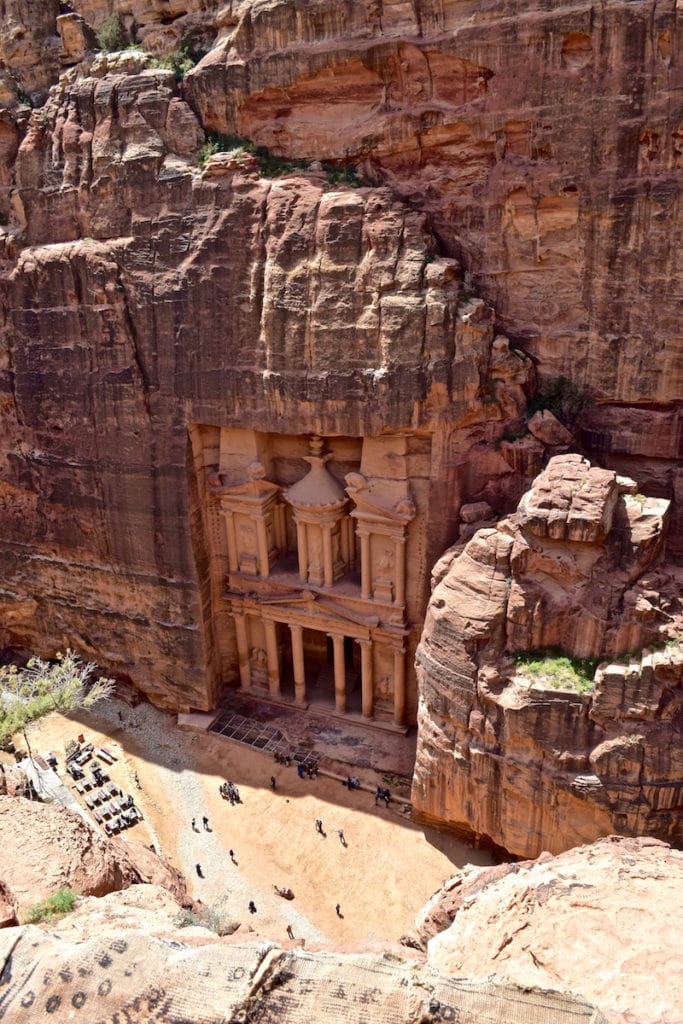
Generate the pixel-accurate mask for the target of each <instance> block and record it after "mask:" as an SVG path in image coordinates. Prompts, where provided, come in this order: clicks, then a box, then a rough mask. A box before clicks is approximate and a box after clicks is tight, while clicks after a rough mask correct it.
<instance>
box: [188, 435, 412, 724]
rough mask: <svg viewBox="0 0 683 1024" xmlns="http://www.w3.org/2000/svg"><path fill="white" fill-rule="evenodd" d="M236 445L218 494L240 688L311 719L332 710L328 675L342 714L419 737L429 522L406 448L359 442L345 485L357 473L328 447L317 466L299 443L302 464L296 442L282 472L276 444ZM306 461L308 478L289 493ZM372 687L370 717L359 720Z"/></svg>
mask: <svg viewBox="0 0 683 1024" xmlns="http://www.w3.org/2000/svg"><path fill="white" fill-rule="evenodd" d="M225 433H226V438H225V439H224V442H223V441H222V442H221V451H220V454H219V457H220V462H219V465H218V466H216V465H214V466H212V467H209V468H208V469H207V479H206V483H207V493H208V495H209V500H210V505H211V506H212V508H213V509H214V512H213V514H212V515H210V518H211V519H212V521H213V522H214V524H215V528H214V529H213V530H212V539H213V540H214V543H215V544H216V545H217V546H218V547H221V546H222V548H223V550H224V552H225V553H226V554H227V558H226V559H225V562H226V563H227V564H226V566H225V569H226V571H225V575H224V579H223V583H222V585H221V598H220V599H221V602H222V604H223V606H224V608H225V609H226V612H227V614H228V616H229V618H230V620H231V621H232V623H233V624H234V649H235V655H236V668H237V671H238V674H239V683H240V687H241V688H242V689H243V690H246V691H250V692H255V693H259V694H262V695H264V696H268V697H269V698H271V699H274V700H281V699H290V700H292V701H293V702H295V703H296V704H298V705H299V706H306V705H307V704H308V703H309V701H311V700H316V699H318V697H319V694H316V678H317V677H319V676H321V675H325V674H326V673H327V674H328V675H329V677H330V678H329V680H328V689H329V691H330V710H332V698H331V693H332V689H333V693H334V711H335V712H336V713H337V714H345V713H348V712H349V711H356V712H360V713H361V714H362V716H363V717H364V718H365V719H368V720H373V719H378V720H386V721H391V722H393V723H394V725H395V726H397V727H400V728H403V727H405V725H406V721H407V714H406V712H407V703H408V700H407V698H408V693H407V690H408V685H409V684H410V685H412V680H413V676H412V671H410V670H409V669H408V659H409V656H410V655H412V650H409V647H410V645H409V638H410V636H411V630H412V629H413V622H414V621H415V617H412V621H411V615H410V614H409V608H408V605H409V601H408V583H409V579H408V575H409V567H410V569H411V570H414V556H413V562H410V560H409V558H408V557H407V551H408V548H409V546H410V537H409V528H410V527H411V524H413V523H414V521H415V520H416V519H419V510H418V507H417V505H416V503H415V501H414V499H413V496H412V494H411V492H410V488H409V485H408V482H407V471H406V466H405V462H406V455H407V443H406V440H405V438H401V437H400V436H391V435H390V436H387V437H386V438H369V439H362V440H361V439H358V440H357V441H354V445H355V449H354V451H355V453H357V454H356V459H355V460H353V462H351V463H350V466H351V471H350V472H345V470H347V469H348V468H349V462H348V461H346V460H344V461H342V460H341V459H339V457H338V455H337V456H335V455H334V454H333V452H332V451H330V450H329V448H328V447H327V445H326V442H325V440H324V439H323V438H321V437H319V436H317V435H313V436H312V437H310V439H309V442H308V444H309V450H308V453H307V454H303V452H302V451H301V445H300V440H301V439H292V445H291V446H290V448H291V451H292V454H293V453H294V449H295V447H296V449H297V453H296V460H295V459H294V458H293V457H290V458H288V457H287V450H288V447H287V444H286V443H284V439H279V441H280V442H282V443H281V444H280V447H281V448H282V447H283V445H284V451H285V455H282V454H279V455H278V456H277V459H276V458H274V457H273V456H272V451H269V445H268V441H267V440H266V439H264V437H263V436H259V435H257V434H256V433H255V432H252V431H247V430H239V431H238V430H233V429H229V430H228V429H226V432H225ZM330 441H331V443H334V439H330ZM270 447H271V449H272V448H273V445H272V444H271V446H270ZM358 455H360V458H358ZM302 461H303V462H306V463H308V471H307V472H306V473H304V474H303V475H300V476H299V478H298V479H296V480H294V481H293V482H290V481H288V480H286V479H284V480H283V479H282V477H286V476H288V475H293V474H294V472H296V471H297V469H296V467H295V465H294V463H296V466H300V464H301V462H302ZM290 462H291V463H292V465H290V464H289V463H290ZM283 464H285V467H286V468H285V470H284V471H283V469H282V468H280V470H279V474H278V465H279V466H280V467H281V466H282V465H283ZM362 469H364V470H365V472H361V470H362ZM334 470H336V473H335V472H334ZM298 472H299V473H300V469H299V470H298ZM380 474H383V475H380ZM278 475H279V477H280V478H279V479H278ZM216 514H219V519H222V528H221V527H220V526H219V525H218V523H216V521H215V516H216ZM418 525H419V523H418ZM420 547H421V546H420ZM414 589H415V588H414ZM414 603H415V601H414V600H413V604H414ZM224 621H225V619H224V617H222V618H221V622H224ZM312 666H313V668H312ZM328 669H329V672H328ZM358 678H359V679H360V704H359V706H354V707H352V704H353V703H354V702H353V701H352V699H351V693H350V689H351V688H352V685H353V683H355V682H356V681H357V679H358Z"/></svg>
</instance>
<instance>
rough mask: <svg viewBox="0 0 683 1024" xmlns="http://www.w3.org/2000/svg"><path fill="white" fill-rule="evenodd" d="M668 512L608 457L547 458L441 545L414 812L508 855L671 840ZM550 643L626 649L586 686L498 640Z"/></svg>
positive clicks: (677, 615)
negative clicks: (513, 507) (448, 547)
mask: <svg viewBox="0 0 683 1024" xmlns="http://www.w3.org/2000/svg"><path fill="white" fill-rule="evenodd" d="M667 511H668V503H667V502H666V501H662V500H659V499H646V498H645V497H644V496H643V495H641V494H638V493H637V486H636V484H635V483H634V482H633V481H631V480H627V479H625V478H622V477H617V476H616V474H615V473H614V472H612V471H611V470H603V469H599V468H597V467H595V466H591V465H590V463H589V462H588V461H587V460H586V459H584V458H582V457H581V456H578V455H565V456H556V457H555V458H553V459H551V460H550V462H549V464H548V466H547V468H546V469H545V470H544V472H543V473H542V474H541V475H540V476H539V477H538V478H537V479H536V480H535V481H534V484H533V486H532V488H531V489H530V490H529V491H528V492H527V493H526V494H525V495H524V496H523V497H522V499H521V501H520V502H519V506H518V509H517V511H516V513H514V514H513V515H511V516H509V517H507V518H505V519H503V520H501V521H500V522H499V523H498V524H497V526H491V527H488V528H483V529H480V530H479V531H478V532H477V533H476V534H475V535H474V537H473V538H472V539H471V540H470V541H469V542H468V543H467V544H466V546H464V548H461V549H460V553H459V554H458V553H456V552H453V554H452V555H451V561H450V565H449V566H448V568H447V569H446V568H445V567H444V569H443V573H442V579H441V582H439V583H438V585H437V586H436V587H435V589H434V591H433V594H432V598H431V601H430V605H429V608H428V611H427V617H426V621H425V628H424V632H423V635H422V640H421V643H420V646H419V647H418V651H417V666H418V684H419V691H420V711H419V717H418V722H419V733H418V752H417V762H416V767H415V776H414V781H413V803H414V807H415V809H416V812H417V814H418V815H419V816H420V817H423V818H424V819H425V820H440V821H446V822H449V823H450V824H451V825H452V826H453V827H456V828H457V827H461V828H463V829H466V830H467V829H470V830H472V831H473V832H475V833H477V834H479V835H480V836H482V837H485V838H486V839H487V840H489V841H492V842H494V843H496V844H498V845H499V846H502V847H504V848H505V849H507V850H509V851H511V852H512V853H515V854H517V855H520V856H536V855H537V854H538V853H540V852H541V851H542V850H550V851H552V852H559V851H561V850H564V849H567V848H568V847H570V846H573V845H575V844H576V843H577V842H590V841H592V840H593V839H595V838H597V837H599V836H600V835H605V834H607V833H609V832H612V831H616V832H623V833H626V834H630V835H640V834H646V835H652V836H657V837H660V838H663V839H668V840H670V841H672V842H681V840H682V839H683V834H682V833H681V784H680V780H681V771H682V769H683V761H682V760H681V747H680V742H679V736H680V725H681V709H682V706H683V651H682V649H681V645H680V643H677V642H676V641H677V639H678V638H679V637H680V635H681V621H682V615H683V609H682V608H681V602H680V593H681V587H680V583H681V574H680V570H679V569H677V568H676V567H674V566H671V565H667V563H666V562H664V561H663V554H662V540H663V536H664V531H665V525H666V516H667ZM648 645H654V646H656V647H657V650H656V652H654V653H648V651H647V647H648ZM548 648H561V649H562V650H564V651H566V652H567V653H569V654H574V655H577V656H579V657H582V658H587V657H588V658H590V657H594V658H607V659H610V658H616V657H619V656H621V657H622V660H623V664H614V665H612V664H609V663H608V662H605V664H604V665H603V666H602V667H601V668H600V669H599V670H598V673H597V676H596V684H595V688H594V690H593V692H571V691H570V690H568V689H567V687H566V686H562V687H560V688H559V689H556V688H553V678H552V677H550V676H549V677H548V678H536V679H528V678H525V676H524V674H523V672H521V671H520V670H517V671H516V670H515V665H514V662H513V660H512V658H511V655H513V654H514V653H516V652H525V651H538V650H544V649H548ZM631 651H637V652H638V653H637V654H636V655H634V656H628V652H631ZM624 656H626V657H624Z"/></svg>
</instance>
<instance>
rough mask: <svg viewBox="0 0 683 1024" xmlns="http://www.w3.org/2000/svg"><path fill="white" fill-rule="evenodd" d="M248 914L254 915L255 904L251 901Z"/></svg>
mask: <svg viewBox="0 0 683 1024" xmlns="http://www.w3.org/2000/svg"><path fill="white" fill-rule="evenodd" d="M249 913H250V914H255V913H256V904H255V903H254V901H253V900H249Z"/></svg>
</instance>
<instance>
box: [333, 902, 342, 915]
mask: <svg viewBox="0 0 683 1024" xmlns="http://www.w3.org/2000/svg"><path fill="white" fill-rule="evenodd" d="M334 909H335V910H336V912H337V917H342V918H343V916H344V915H343V914H342V912H341V903H338V904H337V906H336V907H335V908H334Z"/></svg>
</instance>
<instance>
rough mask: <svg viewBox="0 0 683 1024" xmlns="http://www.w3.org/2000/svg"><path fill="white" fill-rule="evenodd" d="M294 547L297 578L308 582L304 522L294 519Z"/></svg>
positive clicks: (305, 528)
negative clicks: (296, 554)
mask: <svg viewBox="0 0 683 1024" xmlns="http://www.w3.org/2000/svg"><path fill="white" fill-rule="evenodd" d="M296 547H297V551H298V553H299V579H300V580H301V582H302V583H308V533H307V527H306V524H305V523H302V522H301V520H300V519H297V520H296Z"/></svg>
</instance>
